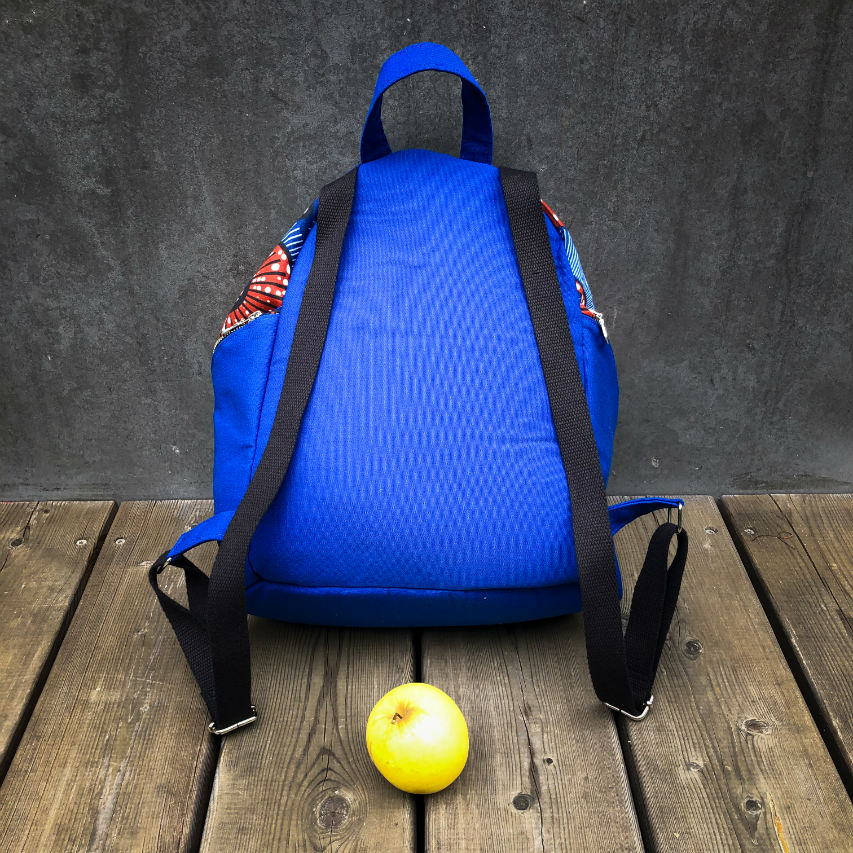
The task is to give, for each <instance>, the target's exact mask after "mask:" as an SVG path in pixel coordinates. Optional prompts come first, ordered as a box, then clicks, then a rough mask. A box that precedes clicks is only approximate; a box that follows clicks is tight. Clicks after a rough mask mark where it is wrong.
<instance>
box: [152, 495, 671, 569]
mask: <svg viewBox="0 0 853 853" xmlns="http://www.w3.org/2000/svg"><path fill="white" fill-rule="evenodd" d="M678 504H679V500H678V499H675V498H634V499H632V500H629V501H623V502H622V503H618V504H613V505H612V506H610V507H609V508H608V512H609V514H610V532H611V534H612V535H613V536H615V535H616V534H617V533H618V532H619V531H620V530H621V529H622V528H623V527H624V526H625V525H626V524H630V523H631V522H632V521H634V520H636V519H638V518H639V517H640V516H642V515H646V514H648V513H650V512H654V511H655V510H657V509H677V508H678ZM233 515H234V510H226V511H225V512H220V513H217V514H216V515H212V516H211V517H210V518H206V519H205V520H204V521H201V522H199V523H198V524H197V525H196V526H195V527H191V528H190V529H189V530H188V531H187V532H186V533H184V534H183V535H182V536H181V538H180V539H178V541H177V542H176V543H175V545H174V547H173V548H172V550H171V551H169V554H168V556H170V557H176V556H178V555H179V554H185V553H186V552H187V551H189V550H190V549H192V548H195V547H196V546H197V545H201V544H202V543H203V542H221V541H222V537H223V536H224V535H225V530H226V528H227V527H228V524H229V523H230V521H231V518H232V516H233Z"/></svg>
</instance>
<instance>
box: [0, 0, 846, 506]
mask: <svg viewBox="0 0 853 853" xmlns="http://www.w3.org/2000/svg"><path fill="white" fill-rule="evenodd" d="M0 9H2V11H1V12H0V57H2V59H0V73H2V92H3V105H2V107H0V117H1V118H2V124H0V144H2V155H3V156H2V172H0V175H2V177H0V203H2V212H1V213H0V216H2V226H0V241H2V244H0V245H2V252H1V253H0V254H1V255H2V257H0V262H1V263H2V294H3V300H2V304H3V326H2V329H3V331H2V334H0V365H2V367H0V370H2V380H0V399H1V400H2V406H0V430H2V433H1V434H0V435H2V439H0V496H2V497H6V498H21V497H42V496H45V497H59V496H71V497H87V496H97V497H101V496H104V497H106V496H115V497H120V498H133V497H139V498H141V497H153V496H157V495H169V496H203V495H207V494H209V492H210V476H211V462H212V436H211V429H212V426H211V414H212V395H211V389H210V382H209V373H208V370H209V359H210V353H211V348H212V346H213V343H214V340H215V338H216V335H217V332H218V329H219V326H220V324H221V321H222V318H223V317H224V315H225V313H226V312H227V311H228V309H229V308H230V306H231V304H232V302H233V301H234V299H235V298H236V296H237V295H238V293H239V292H240V290H241V289H242V287H243V285H244V284H245V282H246V280H247V278H248V277H249V276H250V275H251V273H252V272H254V270H255V269H256V267H257V266H258V264H259V263H260V262H261V261H262V260H263V259H264V258H265V257H266V255H267V252H268V251H269V249H271V248H272V246H273V245H274V244H275V243H276V241H277V240H278V239H279V238H280V236H281V235H282V233H283V232H284V230H286V228H287V227H288V226H289V225H290V224H291V222H292V221H293V220H294V219H295V218H297V216H298V215H299V214H300V213H301V212H302V210H303V209H304V207H305V206H306V204H307V203H308V202H309V201H310V200H311V199H312V198H314V196H315V195H316V193H317V192H318V190H319V187H320V186H321V185H322V184H323V183H325V182H328V181H329V180H331V179H333V178H334V177H337V176H338V175H340V174H342V173H343V172H344V171H346V170H347V169H348V168H350V167H351V166H352V165H353V164H354V163H355V162H356V160H357V157H358V142H359V135H360V130H361V124H362V122H363V119H364V114H365V111H366V108H367V105H368V103H369V100H370V93H371V90H372V85H373V82H374V79H375V75H376V73H377V71H378V69H379V66H380V64H381V62H382V60H383V59H384V58H385V57H386V56H387V55H388V54H390V53H391V52H393V51H394V50H396V49H398V48H399V47H402V46H403V45H405V44H409V43H411V42H415V41H421V40H425V39H427V40H433V41H440V42H444V43H445V44H447V45H448V46H449V47H451V48H453V49H454V50H456V51H457V52H458V53H459V54H460V55H461V56H462V57H463V59H464V60H465V61H466V62H467V63H468V64H469V66H470V68H471V69H472V71H473V72H474V74H475V75H476V76H477V77H478V79H479V80H480V82H481V83H482V85H483V86H484V88H485V90H486V93H487V94H488V96H489V98H490V101H491V105H492V112H493V119H494V125H495V132H496V144H495V162H496V163H498V164H502V165H510V166H515V167H520V168H535V169H537V170H538V172H539V176H540V185H541V188H542V192H543V195H544V197H545V198H546V199H547V200H548V201H549V203H550V204H551V205H552V207H554V208H555V209H556V210H557V212H558V213H559V214H560V215H561V216H562V218H563V219H564V221H565V222H566V223H567V224H568V225H569V227H570V229H571V231H572V234H573V236H574V238H575V242H576V243H577V245H578V247H579V250H580V254H581V259H582V260H583V262H584V265H585V268H586V271H587V275H588V277H589V279H590V283H591V285H592V288H593V292H594V295H595V298H596V302H597V303H598V304H599V307H601V308H602V309H603V311H604V312H605V315H606V319H607V322H608V325H609V329H610V332H611V337H612V339H613V343H614V348H615V351H616V357H617V360H618V362H619V368H620V379H621V385H622V409H621V416H620V426H619V430H618V432H617V436H616V443H617V448H616V457H615V461H614V466H613V476H612V479H611V483H610V491H611V493H614V494H618V493H631V494H634V493H647V492H651V493H657V492H677V493H698V492H703V493H712V494H720V493H723V492H728V491H754V490H766V489H779V490H819V491H820V490H824V491H836V490H837V491H850V490H851V488H853V430H851V401H853V353H851V349H853V348H851V329H853V297H851V282H853V275H851V273H853V239H851V237H853V234H851V230H853V229H851V222H853V190H851V186H852V185H851V160H853V121H851V116H853V109H851V107H853V103H851V88H852V87H853V8H851V6H850V5H848V4H845V3H841V2H825V0H821V2H790V3H772V2H769V0H750V1H749V2H736V3H726V4H718V3H712V2H708V0H677V2H675V0H673V1H672V2H665V3H664V2H661V3H647V2H640V0H631V2H619V0H573V2H568V3H559V2H551V1H550V0H532V2H528V3H525V4H519V3H513V2H510V0H494V2H492V3H489V4H484V3H481V2H479V0H476V2H468V0H459V2H455V3H453V4H449V3H446V2H438V0H433V2H427V3H413V2H397V0H377V2H373V3H366V2H365V3H357V2H352V0H335V2H326V1H325V0H321V2H313V3H311V2H302V3H270V2H264V0H256V1H255V2H249V0H234V1H233V2H228V3H225V2H220V0H210V2H191V0H180V2H155V0H129V1H128V0H122V2H103V0H101V2H98V0H89V2H80V0H74V2H71V1H70V0H69V2H40V0H33V2H27V3H21V2H8V0H3V2H0ZM454 79H455V78H449V77H447V76H444V75H440V74H435V73H433V74H428V75H426V74H425V75H420V77H419V78H417V79H415V80H412V81H407V82H406V83H404V84H402V85H400V86H398V87H396V88H395V90H393V92H392V94H391V95H390V96H388V97H387V98H386V108H385V111H384V112H385V115H386V117H387V122H386V125H387V127H388V135H389V138H390V140H391V143H392V145H393V146H394V147H431V148H435V149H437V150H441V151H445V152H449V153H456V151H458V147H457V146H458V139H459V132H460V127H461V116H460V111H459V106H458V89H457V86H458V83H456V82H454Z"/></svg>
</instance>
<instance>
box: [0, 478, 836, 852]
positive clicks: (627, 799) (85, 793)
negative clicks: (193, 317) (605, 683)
mask: <svg viewBox="0 0 853 853" xmlns="http://www.w3.org/2000/svg"><path fill="white" fill-rule="evenodd" d="M721 508H722V510H723V516H725V519H726V521H727V522H728V524H729V527H728V528H727V526H726V521H724V517H723V516H721V515H720V509H718V506H717V503H716V502H715V501H714V500H713V499H711V498H707V497H704V498H703V497H696V498H691V499H689V500H688V503H687V506H686V509H685V526H686V527H687V528H688V531H689V533H690V536H691V556H690V560H689V562H688V572H687V574H686V576H685V581H684V586H683V591H682V597H681V600H680V602H679V606H678V610H677V612H676V616H675V619H674V621H673V626H672V630H671V632H670V638H669V640H668V642H667V644H666V648H665V649H664V653H663V657H662V662H661V668H660V672H659V675H658V681H657V683H656V686H655V694H656V700H655V704H654V706H653V708H652V711H651V713H650V715H649V717H648V718H647V719H646V720H645V721H644V722H642V723H632V722H628V721H626V720H624V718H621V717H619V718H617V717H615V716H614V715H613V714H611V713H610V712H609V711H607V710H606V709H605V708H603V706H601V705H600V703H598V702H597V700H596V699H595V697H594V695H593V693H592V689H591V686H590V684H589V676H588V674H587V670H586V659H585V650H584V644H583V625H582V617H580V616H567V617H562V618H558V619H551V620H543V621H540V622H536V623H530V624H521V625H514V626H498V627H494V628H473V629H453V630H443V629H431V630H425V631H423V632H409V631H395V630H375V631H373V630H345V629H331V628H330V629H325V628H310V627H302V626H295V625H284V624H279V623H272V622H268V621H265V620H260V619H254V618H252V619H251V620H250V632H251V635H252V643H253V646H252V649H253V663H254V690H255V696H254V698H255V700H256V702H257V703H258V705H259V706H260V709H261V716H260V720H259V722H258V723H257V724H255V725H254V726H252V727H250V728H247V729H246V730H244V731H241V732H239V733H236V734H234V735H232V736H230V737H228V738H226V739H225V740H224V742H223V743H222V745H221V746H220V743H219V741H218V739H216V738H214V737H213V736H211V735H209V734H208V732H207V730H206V722H207V717H206V711H205V708H204V704H203V702H202V701H201V698H200V696H199V695H198V691H197V689H196V687H195V683H194V682H193V681H192V679H191V676H190V675H189V671H188V669H187V667H186V665H185V663H184V661H183V658H182V656H181V653H180V649H179V647H178V644H177V641H176V640H175V638H174V635H173V634H172V632H171V629H170V628H169V626H168V623H167V622H166V620H165V618H164V617H163V615H162V613H161V612H160V610H159V606H158V605H157V603H156V600H155V599H154V596H153V594H152V593H151V590H150V588H149V586H148V583H147V577H146V571H147V567H148V566H149V565H150V562H151V560H152V559H154V557H156V556H157V555H158V554H159V553H160V552H161V551H162V550H163V549H164V548H165V547H166V546H167V545H168V544H171V542H172V541H173V540H174V539H175V538H176V537H177V536H178V535H179V534H180V533H181V532H182V531H183V530H185V529H187V528H188V527H189V526H190V525H191V524H193V523H195V522H196V521H197V520H199V519H201V518H204V517H206V516H207V515H208V514H209V513H210V510H211V506H210V503H209V502H208V501H155V502H132V503H126V504H122V505H120V506H119V507H118V508H117V510H116V508H115V507H114V506H113V505H112V504H111V503H109V502H101V503H98V502H79V503H75V502H47V503H5V504H3V503H0V535H2V538H1V539H0V682H2V684H3V685H4V687H6V690H3V691H0V711H2V714H0V780H2V784H0V851H6V850H9V851H19V850H20V851H30V850H32V851H43V850H44V851H48V850H49V851H53V850H62V851H77V850H128V851H137V850H170V851H171V850H192V851H194V850H199V849H203V850H205V851H220V850H258V851H260V850H286V851H302V850H305V851H320V850H324V851H326V850H327V851H339V850H341V851H343V850H359V851H361V850H375V851H389V853H394V851H422V850H429V851H453V853H457V851H466V853H467V851H479V850H483V851H494V850H500V851H530V850H543V851H562V850H572V851H574V850H604V851H611V850H626V851H640V850H644V849H645V850H661V851H669V850H684V851H693V850H697V851H717V850H724V851H728V850H766V851H774V853H776V851H782V853H789V851H794V850H821V851H853V834H851V827H853V805H851V801H850V796H849V794H850V789H851V768H853V760H851V755H853V747H851V745H853V718H851V707H853V694H852V693H851V689H853V688H851V684H853V654H851V652H853V630H851V625H853V606H851V602H853V533H851V531H853V496H850V495H845V496H825V495H821V496H818V495H809V496H806V495H774V496H768V495H754V496H737V497H727V498H724V499H723V500H722V501H721ZM654 523H655V522H654V520H652V519H651V518H649V519H644V520H641V521H639V522H637V523H636V524H634V525H631V526H630V527H629V528H626V530H624V531H622V532H621V533H620V534H618V536H617V540H616V544H617V552H618V554H619V559H620V563H621V565H622V567H623V571H624V572H625V575H626V578H627V579H629V580H631V579H633V577H634V576H635V574H636V571H637V568H638V567H639V565H640V563H641V561H642V556H643V553H644V551H645V545H646V543H647V541H648V537H649V534H650V532H651V530H652V528H653V525H654ZM730 531H731V532H730ZM213 554H214V551H213V548H212V547H211V546H204V547H203V548H200V549H197V550H196V552H195V558H196V559H197V561H198V562H199V564H200V565H201V566H202V567H204V568H209V566H210V565H211V563H212V559H213ZM744 561H745V564H744ZM163 577H164V582H165V583H166V585H167V586H168V587H169V588H170V589H171V591H172V592H173V593H174V594H177V595H181V593H182V582H181V581H180V579H179V577H178V573H177V572H175V573H171V572H166V573H164V576H163ZM630 587H631V584H630V583H628V584H626V589H627V590H628V592H629V593H630ZM629 601H630V595H628V596H627V597H626V601H625V602H624V605H625V606H626V607H627V605H628V603H629ZM415 679H421V680H424V681H428V682H430V683H432V684H435V685H436V686H438V687H441V688H442V689H444V690H446V691H448V692H449V693H450V694H451V695H452V696H454V698H456V700H457V702H458V703H459V705H460V707H461V708H462V710H463V712H464V714H465V716H466V719H467V720H468V724H469V728H470V733H471V751H470V756H469V761H468V765H467V766H466V768H465V770H464V771H463V773H462V775H461V776H460V778H459V779H458V780H457V782H455V783H454V784H453V785H452V786H451V787H450V788H448V789H446V790H445V791H442V792H439V793H438V794H435V795H432V796H429V797H412V796H408V795H406V794H403V793H402V792H400V791H398V790H397V789H395V788H393V787H392V786H390V785H388V784H387V783H386V782H385V781H384V780H383V779H382V778H381V776H380V775H379V774H378V772H377V771H376V770H375V769H374V768H373V766H372V764H371V763H370V760H369V757H368V755H367V750H366V747H365V744H364V726H365V723H366V718H367V714H368V712H369V710H370V708H371V707H372V705H373V703H374V702H375V701H376V700H377V699H378V698H379V697H380V696H381V695H382V694H383V693H384V692H386V691H387V690H388V689H390V688H391V687H393V686H395V685H396V684H399V683H403V682H405V681H411V680H415Z"/></svg>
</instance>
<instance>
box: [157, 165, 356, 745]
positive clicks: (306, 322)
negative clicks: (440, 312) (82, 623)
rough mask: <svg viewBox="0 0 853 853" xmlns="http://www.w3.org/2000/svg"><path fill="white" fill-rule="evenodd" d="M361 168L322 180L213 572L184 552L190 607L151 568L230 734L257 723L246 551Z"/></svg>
mask: <svg viewBox="0 0 853 853" xmlns="http://www.w3.org/2000/svg"><path fill="white" fill-rule="evenodd" d="M357 172H358V169H357V167H356V168H355V169H352V170H351V171H349V172H347V174H346V175H344V176H343V177H341V178H338V180H336V181H333V182H332V183H331V184H328V185H327V186H325V187H323V189H322V190H321V192H320V203H319V208H318V211H317V225H316V228H317V244H316V247H315V250H314V261H313V264H312V266H311V271H310V273H309V275H308V280H307V282H306V284H305V292H304V294H303V297H302V304H301V305H300V308H299V316H298V318H297V321H296V329H295V331H294V335H293V345H292V346H291V349H290V356H289V358H288V361H287V369H286V371H285V374H284V383H283V385H282V389H281V397H280V398H279V403H278V408H277V410H276V414H275V419H274V421H273V425H272V429H271V431H270V436H269V439H268V440H267V445H266V448H265V449H264V452H263V455H262V456H261V460H260V462H259V463H258V467H257V469H256V470H255V473H254V476H253V477H252V480H251V482H250V483H249V486H248V488H247V489H246V493H245V495H244V496H243V499H242V500H241V501H240V504H239V506H238V507H237V509H236V511H235V513H234V517H233V518H232V519H231V523H230V524H229V525H228V529H227V530H226V531H225V535H224V537H223V538H222V542H221V543H220V546H219V552H218V554H217V556H216V560H215V561H214V563H213V568H212V570H211V573H210V579H209V580H208V578H207V576H206V575H205V574H204V573H203V572H202V571H200V570H199V569H198V568H197V567H196V566H194V565H193V564H192V563H191V562H190V561H189V560H188V559H186V558H185V557H177V558H175V560H174V561H173V562H174V565H175V566H177V567H178V568H181V569H183V570H184V572H185V574H186V580H187V594H188V599H189V605H190V606H189V609H187V608H186V607H183V606H182V605H180V604H178V602H176V601H175V600H174V599H172V598H170V597H169V596H168V595H166V594H165V593H164V592H163V590H161V589H160V586H159V583H158V575H159V574H160V572H161V571H162V570H163V568H164V567H165V566H166V565H167V564H168V563H169V562H170V561H169V560H168V558H167V555H165V554H164V555H163V556H161V557H160V558H159V559H158V560H157V561H156V562H155V563H154V564H153V565H152V566H151V570H150V572H149V578H150V581H151V585H152V586H153V587H154V591H155V592H156V593H157V597H158V599H159V600H160V604H161V605H162V607H163V610H164V611H165V613H166V616H167V617H168V619H169V621H170V622H171V624H172V627H173V628H174V630H175V634H176V635H177V637H178V640H179V642H180V644H181V647H182V649H183V650H184V654H185V655H186V658H187V662H188V663H189V665H190V668H191V669H192V672H193V675H194V676H195V678H196V681H198V684H199V687H200V688H201V692H202V695H203V696H204V700H205V702H206V703H207V707H208V709H209V710H210V714H211V717H212V722H211V724H210V730H211V731H212V732H214V734H227V733H228V732H229V731H233V730H234V729H236V728H239V727H240V726H244V725H247V724H248V723H251V722H254V720H255V719H256V713H255V708H254V706H253V705H252V703H251V698H250V695H251V661H250V657H249V630H248V624H247V619H246V593H245V567H246V557H247V555H248V553H249V546H250V544H251V541H252V536H253V535H254V532H255V529H256V528H257V526H258V524H259V523H260V521H261V519H262V518H263V516H264V513H266V511H267V510H268V509H269V507H270V504H271V503H272V502H273V500H274V498H275V496H276V495H277V494H278V491H279V489H280V488H281V484H282V482H284V477H285V475H286V474H287V470H288V468H289V467H290V460H291V458H292V457H293V451H294V449H295V448H296V440H297V438H298V436H299V427H300V425H301V423H302V417H303V415H304V414H305V409H306V407H307V405H308V399H309V397H310V396H311V390H312V389H313V387H314V380H315V379H316V377H317V369H318V367H319V366H320V357H321V355H322V354H323V346H324V345H325V342H326V331H327V330H328V327H329V316H330V314H331V310H332V302H333V300H334V295H335V285H336V282H337V277H338V266H339V265H340V259H341V249H342V247H343V242H344V236H345V234H346V230H347V224H348V223H349V218H350V212H351V210H352V202H353V196H354V194H355V183H356V175H357Z"/></svg>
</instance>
